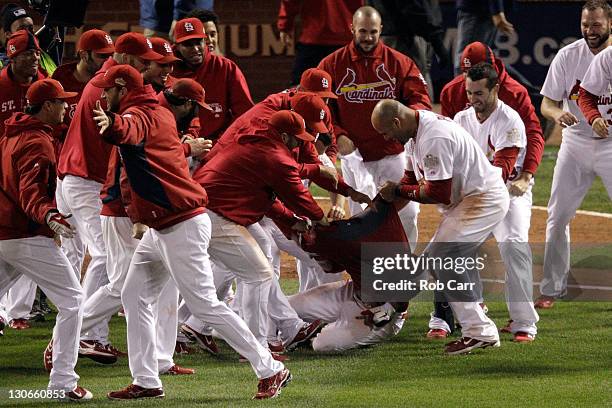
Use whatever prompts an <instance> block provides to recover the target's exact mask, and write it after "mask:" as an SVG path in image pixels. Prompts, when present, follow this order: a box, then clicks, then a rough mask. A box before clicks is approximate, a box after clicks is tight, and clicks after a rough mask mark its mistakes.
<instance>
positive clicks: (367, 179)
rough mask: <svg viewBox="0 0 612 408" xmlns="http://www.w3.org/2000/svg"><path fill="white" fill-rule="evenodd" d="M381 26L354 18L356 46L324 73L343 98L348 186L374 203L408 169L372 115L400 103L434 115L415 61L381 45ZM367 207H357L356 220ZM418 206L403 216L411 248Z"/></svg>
mask: <svg viewBox="0 0 612 408" xmlns="http://www.w3.org/2000/svg"><path fill="white" fill-rule="evenodd" d="M381 29H382V22H381V18H380V14H379V13H378V11H376V9H374V8H372V7H368V6H366V7H361V8H359V9H358V10H357V11H356V12H355V14H354V15H353V23H352V25H351V32H352V33H353V40H352V41H351V42H350V43H349V44H348V45H346V46H345V47H343V48H341V49H339V50H338V51H336V52H334V53H333V54H331V55H329V56H327V57H325V59H323V61H321V63H320V64H319V68H320V69H323V70H324V71H327V72H328V73H329V74H330V75H331V78H332V83H333V84H334V88H335V89H334V93H335V94H336V95H337V96H338V100H337V103H336V108H337V109H336V110H335V112H333V114H332V117H333V119H334V122H333V125H334V130H335V132H336V137H337V141H338V149H339V151H340V153H341V155H342V157H341V158H342V174H343V177H344V178H345V181H346V182H347V184H349V185H350V186H351V187H353V188H355V189H356V190H357V191H361V192H363V193H366V194H369V195H370V198H374V195H375V194H376V191H377V189H378V187H379V186H380V185H382V183H384V182H385V181H387V180H392V181H395V182H399V181H400V180H401V178H402V176H403V169H404V168H406V156H405V154H404V147H403V146H402V145H401V144H400V143H398V142H397V141H395V140H386V141H384V140H381V139H380V137H379V136H378V134H377V133H376V131H375V130H374V128H373V127H372V124H371V123H370V119H369V118H370V115H371V114H372V109H374V106H375V105H376V103H377V102H379V101H380V100H383V99H395V100H398V101H400V102H402V103H404V104H406V105H407V106H409V107H411V108H413V109H427V110H430V109H431V102H430V100H429V95H428V93H427V84H426V83H425V80H424V79H423V76H422V75H421V72H420V71H419V69H418V68H417V66H416V64H415V63H414V61H412V60H411V59H410V58H408V57H407V56H405V55H403V54H401V53H399V52H397V51H395V50H393V49H392V48H389V47H387V46H386V45H385V44H383V43H382V42H381V41H380V33H381ZM361 210H362V207H360V206H359V205H358V204H355V203H352V205H351V212H353V215H355V214H356V213H358V212H361ZM418 212H419V206H418V204H417V203H409V204H408V205H407V206H405V207H404V208H403V209H402V211H401V212H400V213H399V216H400V219H401V221H402V225H403V226H404V231H405V232H406V235H407V236H408V239H409V241H410V245H411V246H412V247H413V248H414V246H415V245H416V241H417V227H416V219H417V215H418Z"/></svg>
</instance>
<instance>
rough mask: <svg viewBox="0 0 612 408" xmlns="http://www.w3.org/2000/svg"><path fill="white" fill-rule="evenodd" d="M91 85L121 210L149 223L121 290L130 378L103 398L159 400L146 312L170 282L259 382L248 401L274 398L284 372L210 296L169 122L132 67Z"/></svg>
mask: <svg viewBox="0 0 612 408" xmlns="http://www.w3.org/2000/svg"><path fill="white" fill-rule="evenodd" d="M91 84H92V85H93V86H96V87H98V88H103V89H104V98H105V99H106V101H107V106H108V109H109V110H107V111H104V110H102V108H101V106H100V103H99V102H98V103H97V104H96V107H95V108H94V110H93V115H94V120H95V121H96V123H97V125H98V127H99V128H100V134H101V135H102V137H103V138H104V140H106V141H107V142H108V143H112V144H114V145H116V146H118V148H119V150H120V153H121V162H122V170H121V176H120V185H121V195H122V199H123V200H124V202H125V204H126V211H127V213H128V215H129V216H130V219H132V221H133V222H140V223H142V224H145V225H148V226H149V229H147V231H146V232H145V233H144V235H143V237H142V239H141V240H140V242H139V243H138V246H137V248H136V251H135V253H134V257H133V258H132V261H131V263H130V268H129V271H128V276H127V278H126V281H125V284H124V287H123V290H122V293H121V300H122V303H123V306H124V310H125V313H126V320H127V326H128V329H127V334H128V352H129V361H130V370H131V372H132V377H133V379H134V381H133V383H132V384H130V385H129V386H128V387H126V388H124V389H122V390H118V391H113V392H110V393H109V394H108V397H109V398H110V399H118V400H129V399H137V398H160V397H163V396H164V391H163V388H162V384H161V381H160V380H159V370H158V366H157V358H156V347H155V325H154V320H153V319H154V310H153V308H154V307H155V305H156V304H157V303H158V301H159V295H160V291H161V289H162V288H163V286H164V285H165V284H166V283H167V282H168V280H169V279H172V280H173V281H174V282H175V283H176V285H177V287H178V288H179V291H180V293H181V295H182V296H183V297H184V299H185V302H186V303H187V304H188V306H189V309H190V310H191V311H192V312H193V314H194V315H195V316H196V317H198V318H199V319H201V320H204V321H207V322H209V323H210V324H211V325H213V326H214V327H215V329H216V330H217V331H218V332H219V333H221V335H222V336H223V338H224V339H225V340H226V341H227V342H228V344H230V346H232V347H233V348H234V349H236V350H237V351H238V352H239V353H240V354H241V355H243V356H245V357H247V358H248V359H249V361H250V362H251V365H252V367H253V369H254V370H255V372H256V373H257V376H258V377H259V378H260V381H259V386H258V392H257V394H256V395H255V398H259V399H263V398H271V397H275V396H276V395H278V393H279V392H280V390H281V388H282V387H283V386H285V385H286V384H287V383H288V382H289V381H290V380H291V374H290V373H289V370H287V369H286V368H284V367H283V365H282V364H281V363H280V362H278V361H275V360H274V359H273V358H272V355H271V354H270V352H269V351H268V350H266V349H265V348H263V347H262V346H261V345H260V344H259V343H258V341H257V340H256V339H255V337H254V336H253V334H252V333H251V332H250V331H249V329H248V328H247V326H246V325H245V323H244V322H243V321H242V320H240V318H239V317H238V316H236V315H235V314H234V313H233V312H232V311H231V310H230V309H229V308H228V307H227V306H226V305H225V304H224V303H222V302H220V301H219V300H218V299H217V297H216V293H215V288H214V286H213V282H212V273H211V270H210V263H209V258H208V243H209V240H210V237H211V221H210V218H209V215H208V213H207V212H206V210H205V208H204V205H205V204H206V200H207V198H206V192H205V191H204V189H202V187H200V186H199V185H198V184H197V183H195V182H194V181H193V180H192V179H191V177H190V175H189V169H188V167H187V162H186V161H185V159H184V150H183V148H182V147H181V144H180V141H179V138H178V132H177V130H176V125H175V118H174V117H173V115H172V113H171V112H170V111H169V110H168V109H166V108H164V107H162V106H160V105H159V102H158V100H157V98H156V96H155V93H154V92H153V90H152V89H151V88H150V87H149V88H145V87H144V83H143V80H142V76H141V75H140V74H139V72H138V71H137V70H136V69H134V68H133V67H131V66H128V65H118V66H116V67H113V68H111V69H109V70H108V71H107V72H106V74H105V75H104V76H102V75H101V76H98V77H96V78H95V79H94V80H92V82H91ZM113 111H117V112H119V113H114V112H113ZM138 150H139V151H140V152H142V153H138ZM142 154H144V157H145V160H142V157H143V155H142ZM185 237H189V238H188V239H185ZM250 266H251V265H248V266H247V268H248V267H250Z"/></svg>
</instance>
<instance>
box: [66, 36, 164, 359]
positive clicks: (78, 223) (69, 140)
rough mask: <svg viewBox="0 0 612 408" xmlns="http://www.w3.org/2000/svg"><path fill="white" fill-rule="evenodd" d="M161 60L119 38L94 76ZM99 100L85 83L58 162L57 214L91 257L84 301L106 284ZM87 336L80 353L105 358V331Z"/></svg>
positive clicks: (131, 39)
mask: <svg viewBox="0 0 612 408" xmlns="http://www.w3.org/2000/svg"><path fill="white" fill-rule="evenodd" d="M161 58H162V56H161V55H159V54H157V53H156V52H154V51H153V48H152V45H151V43H150V42H148V41H147V39H146V38H145V37H144V36H143V35H142V34H139V33H125V34H123V35H121V36H119V38H117V41H116V42H115V52H114V54H113V56H112V57H110V58H109V59H107V60H106V61H105V62H104V64H103V65H102V68H101V69H100V71H98V73H97V74H96V75H99V76H102V75H104V73H105V72H106V71H107V70H108V69H109V68H110V67H112V66H114V65H117V64H129V65H131V66H133V67H135V68H136V69H137V70H138V71H140V72H143V71H144V70H145V69H146V68H147V66H148V65H149V62H150V61H155V60H159V59H161ZM94 78H95V77H94ZM100 98H101V92H100V89H99V88H96V87H95V86H93V85H91V81H89V83H88V84H87V85H86V86H85V88H84V89H83V93H82V95H81V98H80V99H79V102H78V104H77V107H76V109H75V113H74V117H73V118H72V122H71V123H70V128H69V129H68V133H67V135H66V140H65V141H64V146H63V148H62V152H61V155H60V157H59V159H58V162H59V164H58V176H59V178H60V179H61V184H58V191H57V204H58V207H59V208H60V211H62V212H64V213H69V214H72V215H73V217H72V218H71V219H70V222H71V224H72V225H74V226H75V227H76V229H77V231H78V232H79V236H80V239H81V240H82V242H83V245H86V246H87V250H88V252H89V254H90V255H91V262H90V263H89V265H88V267H87V272H86V273H85V277H84V278H83V288H84V290H85V299H89V298H90V297H91V296H92V295H93V294H94V293H95V292H96V290H98V289H99V288H100V287H101V286H103V285H105V284H106V283H108V275H107V270H106V261H107V259H106V257H107V253H106V245H105V237H104V234H103V231H102V225H101V220H100V211H101V209H102V201H101V199H100V190H101V189H102V187H103V183H104V181H105V179H106V175H107V171H108V167H109V157H110V153H111V147H112V146H110V145H108V144H106V143H104V142H103V141H102V140H100V136H99V134H98V130H97V128H96V124H95V122H94V121H93V119H92V117H91V110H92V109H93V108H94V106H95V104H96V102H97V101H100ZM117 210H118V211H119V213H118V214H116V215H118V216H121V215H123V214H124V213H122V212H121V208H119V207H117ZM66 241H68V242H66ZM70 241H71V240H63V242H62V249H63V250H64V252H65V253H66V255H67V256H68V259H70V261H71V263H72V265H73V267H74V270H75V274H80V270H81V269H80V265H81V263H82V260H83V258H82V255H83V254H84V250H83V248H81V249H80V250H79V249H78V247H77V245H76V244H75V243H73V242H70ZM87 335H88V336H82V338H81V339H82V340H83V341H86V344H83V343H82V344H81V345H82V346H84V345H86V346H87V347H81V353H82V354H83V353H90V352H91V353H97V352H100V353H103V354H104V355H107V354H108V350H107V349H106V348H105V345H107V343H108V341H107V336H108V326H105V325H100V326H99V327H98V328H96V329H94V330H91V331H90V332H88V333H87Z"/></svg>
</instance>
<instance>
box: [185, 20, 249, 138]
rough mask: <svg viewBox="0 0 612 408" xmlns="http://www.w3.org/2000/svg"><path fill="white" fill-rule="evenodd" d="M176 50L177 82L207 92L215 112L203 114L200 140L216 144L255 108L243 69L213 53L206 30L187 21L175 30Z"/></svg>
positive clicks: (197, 22) (205, 111)
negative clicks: (189, 81) (192, 84)
mask: <svg viewBox="0 0 612 408" xmlns="http://www.w3.org/2000/svg"><path fill="white" fill-rule="evenodd" d="M174 38H175V40H174V42H175V45H174V48H175V51H176V55H177V57H179V58H180V59H181V61H178V62H177V63H176V64H175V65H174V73H173V75H174V76H175V77H176V78H191V79H194V80H196V81H197V82H198V83H199V84H200V85H202V86H203V87H204V88H205V89H206V98H207V100H208V102H207V103H208V104H209V105H210V107H211V108H212V111H208V110H202V111H200V124H201V126H202V129H201V131H200V135H199V136H200V137H203V138H205V139H211V140H216V139H217V138H219V136H221V134H222V133H223V131H225V129H226V128H227V127H228V126H229V125H230V124H231V123H232V122H233V121H234V120H235V119H236V118H238V117H239V116H240V115H242V114H243V113H245V112H246V111H247V110H249V109H250V108H251V107H252V106H253V101H252V100H251V93H250V92H249V87H248V85H247V82H246V79H245V77H244V75H243V74H242V71H240V68H238V66H237V65H236V64H235V63H234V62H233V61H231V60H229V59H227V58H225V57H222V56H220V55H216V54H213V53H211V52H210V51H209V50H208V47H207V46H206V45H205V44H204V39H205V38H206V34H205V33H204V26H203V25H202V22H201V21H200V20H199V19H197V18H186V19H183V20H180V21H178V22H177V23H176V25H175V27H174Z"/></svg>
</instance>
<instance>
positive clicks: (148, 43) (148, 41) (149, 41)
mask: <svg viewBox="0 0 612 408" xmlns="http://www.w3.org/2000/svg"><path fill="white" fill-rule="evenodd" d="M147 45H148V46H149V48H151V49H153V44H151V40H149V39H148V38H147Z"/></svg>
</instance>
